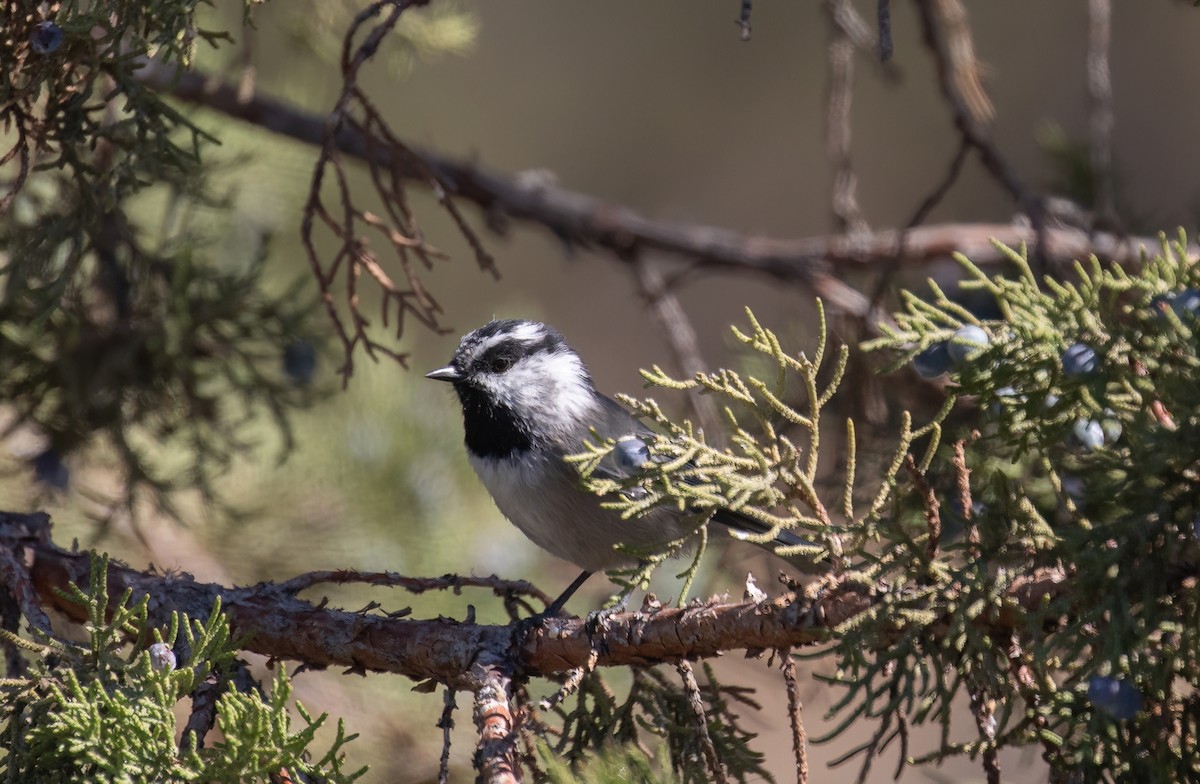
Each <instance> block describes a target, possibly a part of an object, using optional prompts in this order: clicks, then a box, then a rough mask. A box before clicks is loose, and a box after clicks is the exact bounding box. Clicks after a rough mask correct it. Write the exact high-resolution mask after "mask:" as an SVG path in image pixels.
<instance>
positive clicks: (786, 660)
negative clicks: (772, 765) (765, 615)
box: [779, 648, 808, 784]
mask: <svg viewBox="0 0 1200 784" xmlns="http://www.w3.org/2000/svg"><path fill="white" fill-rule="evenodd" d="M779 655H780V657H781V658H782V660H783V682H784V683H785V684H786V685H787V700H788V719H789V720H790V721H791V724H792V753H793V754H794V755H795V757H796V784H808V736H807V734H806V733H805V731H804V718H803V715H802V713H803V711H804V705H803V704H801V702H800V681H799V678H797V676H796V660H795V659H793V658H792V651H791V649H790V648H788V649H786V650H783V651H780V653H779Z"/></svg>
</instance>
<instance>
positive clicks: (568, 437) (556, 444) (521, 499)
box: [426, 319, 804, 612]
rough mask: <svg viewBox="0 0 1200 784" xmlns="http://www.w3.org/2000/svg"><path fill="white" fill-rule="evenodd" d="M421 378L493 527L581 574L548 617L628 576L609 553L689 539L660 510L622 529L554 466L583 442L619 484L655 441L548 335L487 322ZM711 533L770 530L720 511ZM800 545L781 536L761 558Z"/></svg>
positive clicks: (685, 529) (622, 555) (685, 528)
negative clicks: (578, 593) (453, 400)
mask: <svg viewBox="0 0 1200 784" xmlns="http://www.w3.org/2000/svg"><path fill="white" fill-rule="evenodd" d="M426 378H431V379H435V380H437V381H446V382H449V383H450V384H453V385H454V391H455V392H457V393H458V399H459V402H460V403H461V404H462V411H463V429H464V431H465V435H466V446H467V456H468V458H469V459H470V462H471V466H472V467H473V468H474V469H475V473H477V474H478V475H479V478H480V479H481V480H482V481H483V484H484V486H485V487H486V488H487V489H488V492H489V493H491V494H492V498H493V499H494V500H495V502H496V506H498V507H499V508H500V511H501V512H502V513H503V514H504V516H505V517H507V518H508V519H509V521H510V522H512V523H513V525H515V526H516V527H517V528H519V529H521V531H522V532H523V533H524V534H525V535H526V536H528V537H529V538H530V539H531V540H532V541H533V542H534V544H536V545H538V546H539V547H541V548H543V549H544V550H547V551H549V552H550V553H553V554H554V555H556V556H558V557H559V558H562V559H564V560H567V561H570V562H572V563H574V564H576V565H577V566H579V567H580V568H581V569H583V570H584V571H583V574H581V575H580V576H579V577H578V578H577V579H576V580H575V582H574V583H572V584H571V586H570V587H569V588H568V589H567V590H566V592H564V594H563V595H562V596H560V597H559V598H558V600H556V601H555V602H554V604H553V605H552V606H551V610H550V612H557V611H558V609H560V608H561V607H562V605H563V603H565V602H566V600H567V599H568V598H569V597H570V595H571V594H572V593H573V592H574V591H575V590H576V589H577V588H578V587H579V586H580V585H582V584H583V582H584V581H585V580H586V579H587V578H588V577H589V576H590V575H591V574H592V572H595V571H600V570H605V569H615V568H620V567H625V566H630V565H632V564H633V563H634V561H635V559H634V558H633V557H632V556H631V555H630V554H629V553H627V552H624V551H622V550H620V549H618V545H621V544H624V545H628V546H630V547H632V548H634V549H637V550H648V551H653V550H655V549H662V548H664V547H665V546H666V545H668V544H669V543H670V542H673V541H675V540H677V539H680V538H682V537H685V536H687V535H688V534H690V533H692V532H693V531H694V530H695V528H696V520H695V517H694V516H690V515H687V514H685V513H683V512H680V511H678V510H676V509H673V508H666V507H660V508H657V509H653V510H651V511H650V512H648V513H647V514H645V515H642V516H640V517H635V518H631V519H628V520H622V519H621V517H620V515H619V513H618V512H616V511H614V510H611V509H604V508H602V507H601V505H600V504H601V499H600V498H599V497H597V496H596V495H594V494H592V493H590V492H588V491H587V490H586V489H584V488H583V487H582V486H581V483H580V477H579V473H578V471H577V470H576V468H575V467H574V466H573V465H571V464H569V463H567V462H566V461H565V459H564V458H565V457H567V456H568V455H575V454H579V453H581V452H583V451H584V444H585V442H587V441H588V440H593V439H596V438H597V437H598V438H599V439H600V440H602V441H603V440H606V439H613V440H614V441H616V442H617V445H616V447H614V449H613V451H612V452H611V453H610V454H609V456H608V457H607V458H606V459H605V461H603V462H602V463H601V464H600V466H599V467H598V468H597V469H596V470H597V471H598V472H601V475H607V476H611V477H614V478H628V477H630V476H633V475H635V474H636V472H637V471H638V470H639V469H640V468H641V467H642V466H643V465H644V464H645V463H646V462H647V461H648V460H649V458H650V454H649V450H648V448H647V446H646V441H647V440H650V439H652V438H653V437H654V433H653V431H651V430H650V429H649V428H648V427H646V426H645V425H644V424H642V423H641V422H639V421H638V420H637V419H635V418H634V417H633V416H631V415H630V414H629V412H627V411H626V410H625V409H624V408H622V407H621V405H620V404H619V403H617V402H616V401H615V400H613V399H612V398H610V397H608V396H606V395H604V394H601V393H600V392H599V391H597V390H596V387H595V385H594V384H593V383H592V377H591V375H590V374H589V373H588V370H587V368H586V367H585V366H584V364H583V361H582V360H581V359H580V358H579V355H578V354H576V353H575V352H574V351H573V350H572V349H571V347H570V346H568V345H567V342H566V340H564V339H563V336H562V335H561V334H559V333H558V331H557V330H555V329H554V328H553V327H550V326H548V325H546V324H542V323H540V322H536V321H524V320H519V319H506V320H501V321H492V322H491V323H489V324H486V325H484V326H482V327H480V328H479V329H476V330H474V331H473V332H470V333H468V334H467V335H465V336H464V337H463V338H462V341H461V342H460V343H459V345H458V350H457V351H455V352H454V357H453V358H452V359H451V360H450V364H448V365H446V366H445V367H443V368H439V369H437V370H434V371H432V372H430V373H427V374H426ZM712 522H715V523H718V524H720V525H724V526H727V527H728V528H730V529H732V530H733V531H734V532H735V533H736V532H739V531H741V532H751V533H764V532H766V531H767V530H769V529H768V527H767V526H766V525H764V524H763V523H762V522H761V521H758V520H754V519H752V518H749V517H747V516H745V515H742V514H738V513H736V512H732V511H729V510H718V511H717V512H716V513H715V514H714V515H713V517H712ZM802 543H804V540H802V539H800V538H799V537H797V536H795V535H794V534H792V533H791V532H789V531H781V532H780V533H779V535H778V536H777V538H776V541H775V542H773V543H771V542H768V543H766V544H765V546H767V547H770V546H772V545H775V544H779V545H794V544H802Z"/></svg>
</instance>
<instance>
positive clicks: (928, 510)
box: [904, 452, 942, 560]
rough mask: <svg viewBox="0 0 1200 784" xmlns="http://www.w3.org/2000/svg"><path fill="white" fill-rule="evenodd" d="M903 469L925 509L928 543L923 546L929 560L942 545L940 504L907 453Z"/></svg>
mask: <svg viewBox="0 0 1200 784" xmlns="http://www.w3.org/2000/svg"><path fill="white" fill-rule="evenodd" d="M904 468H905V470H906V471H908V475H909V478H910V479H912V483H913V486H914V487H916V489H917V495H919V496H920V497H921V504H922V506H924V508H925V525H926V527H927V528H928V530H929V541H928V542H927V543H926V545H925V552H926V555H927V556H928V557H929V559H930V560H933V559H935V558H937V555H938V548H939V547H941V543H942V511H941V510H942V504H941V502H940V501H938V499H937V493H935V492H934V490H933V487H932V486H931V485H930V484H929V482H928V480H927V479H926V478H925V474H924V472H922V471H921V469H920V467H918V466H917V461H916V459H915V458H914V457H913V456H912V453H911V452H909V453H908V454H906V455H905V456H904Z"/></svg>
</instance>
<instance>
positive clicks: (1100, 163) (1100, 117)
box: [1087, 0, 1117, 228]
mask: <svg viewBox="0 0 1200 784" xmlns="http://www.w3.org/2000/svg"><path fill="white" fill-rule="evenodd" d="M1111 43H1112V2H1111V0H1088V39H1087V92H1088V129H1089V134H1090V139H1089V140H1088V141H1089V144H1088V155H1089V158H1090V161H1091V166H1092V176H1093V178H1094V181H1095V185H1096V193H1095V198H1096V201H1095V204H1093V205H1092V207H1093V209H1095V211H1096V216H1097V218H1098V219H1099V220H1100V221H1101V222H1102V224H1101V225H1104V226H1105V227H1106V228H1111V227H1113V226H1115V225H1116V222H1117V204H1116V186H1115V183H1114V180H1113V149H1112V145H1113V125H1114V124H1115V115H1114V112H1113V92H1112V76H1111V74H1110V73H1109V68H1108V52H1109V47H1110V46H1111Z"/></svg>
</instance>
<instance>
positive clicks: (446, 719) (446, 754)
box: [437, 687, 458, 784]
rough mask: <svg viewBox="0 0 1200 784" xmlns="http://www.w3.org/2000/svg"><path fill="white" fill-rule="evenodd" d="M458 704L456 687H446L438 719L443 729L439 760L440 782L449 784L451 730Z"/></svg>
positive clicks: (439, 725)
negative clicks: (455, 698)
mask: <svg viewBox="0 0 1200 784" xmlns="http://www.w3.org/2000/svg"><path fill="white" fill-rule="evenodd" d="M457 707H458V705H457V703H455V701H454V689H451V688H449V687H446V690H445V693H444V694H443V695H442V717H441V718H440V719H438V723H437V726H438V729H440V730H441V731H442V758H441V760H440V761H439V762H438V784H448V783H449V781H450V731H451V730H453V729H454V709H455V708H457Z"/></svg>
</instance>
